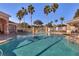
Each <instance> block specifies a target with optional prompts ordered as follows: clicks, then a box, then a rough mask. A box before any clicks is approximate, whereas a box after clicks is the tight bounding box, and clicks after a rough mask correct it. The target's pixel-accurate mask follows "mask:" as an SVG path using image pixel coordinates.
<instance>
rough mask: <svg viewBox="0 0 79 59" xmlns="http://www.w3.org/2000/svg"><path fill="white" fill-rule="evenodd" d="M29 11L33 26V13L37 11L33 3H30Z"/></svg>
mask: <svg viewBox="0 0 79 59" xmlns="http://www.w3.org/2000/svg"><path fill="white" fill-rule="evenodd" d="M28 12H29V14H30V18H31V26H32V15H33V13H34V12H35V9H34V7H33V5H32V4H30V5H29V6H28Z"/></svg>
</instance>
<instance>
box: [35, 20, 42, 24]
mask: <svg viewBox="0 0 79 59" xmlns="http://www.w3.org/2000/svg"><path fill="white" fill-rule="evenodd" d="M34 24H35V25H42V24H43V22H42V21H41V20H35V21H34Z"/></svg>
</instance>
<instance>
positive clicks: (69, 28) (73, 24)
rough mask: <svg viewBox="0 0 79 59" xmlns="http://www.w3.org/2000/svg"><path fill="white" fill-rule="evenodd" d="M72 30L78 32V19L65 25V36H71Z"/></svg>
mask: <svg viewBox="0 0 79 59" xmlns="http://www.w3.org/2000/svg"><path fill="white" fill-rule="evenodd" d="M74 30H77V32H79V17H76V18H74V19H73V20H72V21H70V22H69V23H67V34H71V33H72V32H73V31H74Z"/></svg>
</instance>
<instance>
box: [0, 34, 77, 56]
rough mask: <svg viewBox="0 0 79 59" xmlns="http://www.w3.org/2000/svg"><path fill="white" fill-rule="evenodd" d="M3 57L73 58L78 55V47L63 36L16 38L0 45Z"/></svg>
mask: <svg viewBox="0 0 79 59" xmlns="http://www.w3.org/2000/svg"><path fill="white" fill-rule="evenodd" d="M0 55H4V56H16V55H17V56H74V55H76V56H77V55H79V45H77V44H75V43H71V42H69V41H67V40H66V39H65V37H64V36H63V35H52V36H46V35H42V36H34V37H33V36H26V35H25V36H16V37H14V38H12V39H11V40H8V41H7V42H5V43H3V44H0Z"/></svg>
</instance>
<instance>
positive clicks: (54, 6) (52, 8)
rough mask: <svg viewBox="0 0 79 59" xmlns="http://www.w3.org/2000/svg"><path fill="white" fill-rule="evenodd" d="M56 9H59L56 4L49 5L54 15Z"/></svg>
mask: <svg viewBox="0 0 79 59" xmlns="http://www.w3.org/2000/svg"><path fill="white" fill-rule="evenodd" d="M58 7H59V5H58V3H53V4H52V5H51V10H52V11H53V12H54V13H55V12H56V10H57V9H58Z"/></svg>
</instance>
